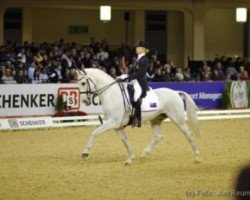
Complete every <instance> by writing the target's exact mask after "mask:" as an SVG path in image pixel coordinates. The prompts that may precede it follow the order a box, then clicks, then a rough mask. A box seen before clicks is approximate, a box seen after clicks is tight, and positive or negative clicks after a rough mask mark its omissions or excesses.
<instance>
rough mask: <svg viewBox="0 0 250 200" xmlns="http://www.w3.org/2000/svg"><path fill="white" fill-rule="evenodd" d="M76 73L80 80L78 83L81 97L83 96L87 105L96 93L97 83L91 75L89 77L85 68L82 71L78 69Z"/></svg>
mask: <svg viewBox="0 0 250 200" xmlns="http://www.w3.org/2000/svg"><path fill="white" fill-rule="evenodd" d="M76 73H77V80H78V85H79V89H80V95H81V97H83V98H82V99H83V102H84V103H85V104H86V105H90V104H91V98H92V95H94V94H95V90H96V88H95V83H94V82H93V80H92V79H91V77H89V75H88V74H87V72H86V71H85V70H83V71H81V70H78V69H77V70H76Z"/></svg>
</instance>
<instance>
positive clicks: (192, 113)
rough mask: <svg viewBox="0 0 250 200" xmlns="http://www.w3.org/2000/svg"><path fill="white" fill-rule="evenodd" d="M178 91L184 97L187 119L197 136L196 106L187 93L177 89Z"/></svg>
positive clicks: (198, 131) (198, 133)
mask: <svg viewBox="0 0 250 200" xmlns="http://www.w3.org/2000/svg"><path fill="white" fill-rule="evenodd" d="M178 93H179V94H180V95H182V96H183V97H184V100H185V102H186V113H187V120H188V122H189V124H190V126H191V128H192V129H193V131H194V132H195V134H196V135H197V136H199V135H200V128H199V122H198V116H197V110H198V107H197V105H196V104H195V102H194V100H193V99H192V97H191V96H190V95H189V94H187V93H186V92H183V91H178Z"/></svg>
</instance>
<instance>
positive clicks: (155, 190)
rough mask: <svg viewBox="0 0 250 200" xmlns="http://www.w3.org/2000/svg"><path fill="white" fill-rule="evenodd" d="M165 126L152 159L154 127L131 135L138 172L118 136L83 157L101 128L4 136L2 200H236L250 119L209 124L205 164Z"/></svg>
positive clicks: (0, 144)
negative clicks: (150, 146) (148, 148)
mask: <svg viewBox="0 0 250 200" xmlns="http://www.w3.org/2000/svg"><path fill="white" fill-rule="evenodd" d="M162 127H163V135H164V139H163V140H162V141H161V142H160V143H159V146H157V148H156V149H155V150H154V151H153V152H152V153H151V154H150V155H149V156H148V157H147V158H144V159H140V157H139V155H140V154H141V152H142V150H143V148H144V147H145V146H146V145H147V144H148V143H149V141H150V140H151V136H152V135H151V129H150V126H149V125H148V124H146V125H144V126H143V127H142V128H141V129H138V128H137V129H131V128H127V129H126V130H127V133H128V139H129V141H130V143H131V145H132V146H133V147H134V150H135V152H136V156H137V158H136V160H135V162H134V164H133V165H131V166H124V162H125V160H126V156H127V152H126V150H125V148H124V146H123V144H122V142H121V141H120V139H119V138H118V136H117V135H116V134H115V133H114V132H108V133H106V134H104V135H102V136H101V137H99V138H98V139H97V140H96V143H95V145H94V147H93V149H92V151H91V154H90V156H89V158H87V159H84V158H82V157H81V152H82V149H83V147H84V146H85V144H86V142H87V140H88V138H89V136H90V134H91V132H92V131H93V129H94V127H77V128H64V129H50V130H34V131H14V132H1V133H0V163H1V164H0V172H1V174H0V199H1V200H14V199H15V200H17V199H18V200H38V199H39V200H85V199H88V200H89V199H90V200H92V199H93V200H99V199H105V200H113V199H114V200H178V199H180V200H183V199H213V200H216V199H220V200H227V199H233V197H232V193H231V191H232V190H233V188H234V180H235V178H236V175H237V174H238V172H239V170H240V169H241V168H242V166H244V165H245V164H250V145H249V141H250V120H243V119H242V120H226V121H210V122H208V121H207V122H201V138H196V141H197V143H198V145H199V147H200V149H201V151H202V156H201V159H202V162H201V163H200V164H195V163H194V162H193V160H194V159H193V152H192V149H191V146H190V145H189V143H188V142H187V140H186V139H185V137H184V136H183V135H182V133H181V132H180V131H179V129H177V128H176V127H175V126H174V125H173V124H172V123H164V124H163V126H162ZM193 195H195V196H193Z"/></svg>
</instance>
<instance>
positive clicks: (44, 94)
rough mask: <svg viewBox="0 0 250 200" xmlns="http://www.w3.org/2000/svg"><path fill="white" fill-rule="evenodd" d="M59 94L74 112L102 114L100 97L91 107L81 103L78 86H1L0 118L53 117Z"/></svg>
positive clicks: (94, 100)
mask: <svg viewBox="0 0 250 200" xmlns="http://www.w3.org/2000/svg"><path fill="white" fill-rule="evenodd" d="M59 94H60V95H63V101H64V102H67V106H68V107H70V108H71V109H72V110H81V111H84V112H86V113H88V114H96V113H101V112H102V109H101V106H100V102H99V98H98V97H96V98H95V99H92V103H91V105H90V106H86V105H85V104H83V103H81V102H80V90H79V88H78V85H77V84H11V85H0V117H10V116H15V117H16V116H41V115H43V116H44V115H53V114H55V112H56V110H55V106H56V102H57V98H58V95H59Z"/></svg>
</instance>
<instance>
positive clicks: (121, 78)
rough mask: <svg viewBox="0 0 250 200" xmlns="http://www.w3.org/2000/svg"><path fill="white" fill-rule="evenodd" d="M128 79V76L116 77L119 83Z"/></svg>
mask: <svg viewBox="0 0 250 200" xmlns="http://www.w3.org/2000/svg"><path fill="white" fill-rule="evenodd" d="M127 78H128V75H127V74H122V75H121V76H118V77H117V78H116V80H121V81H124V80H126V79H127Z"/></svg>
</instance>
